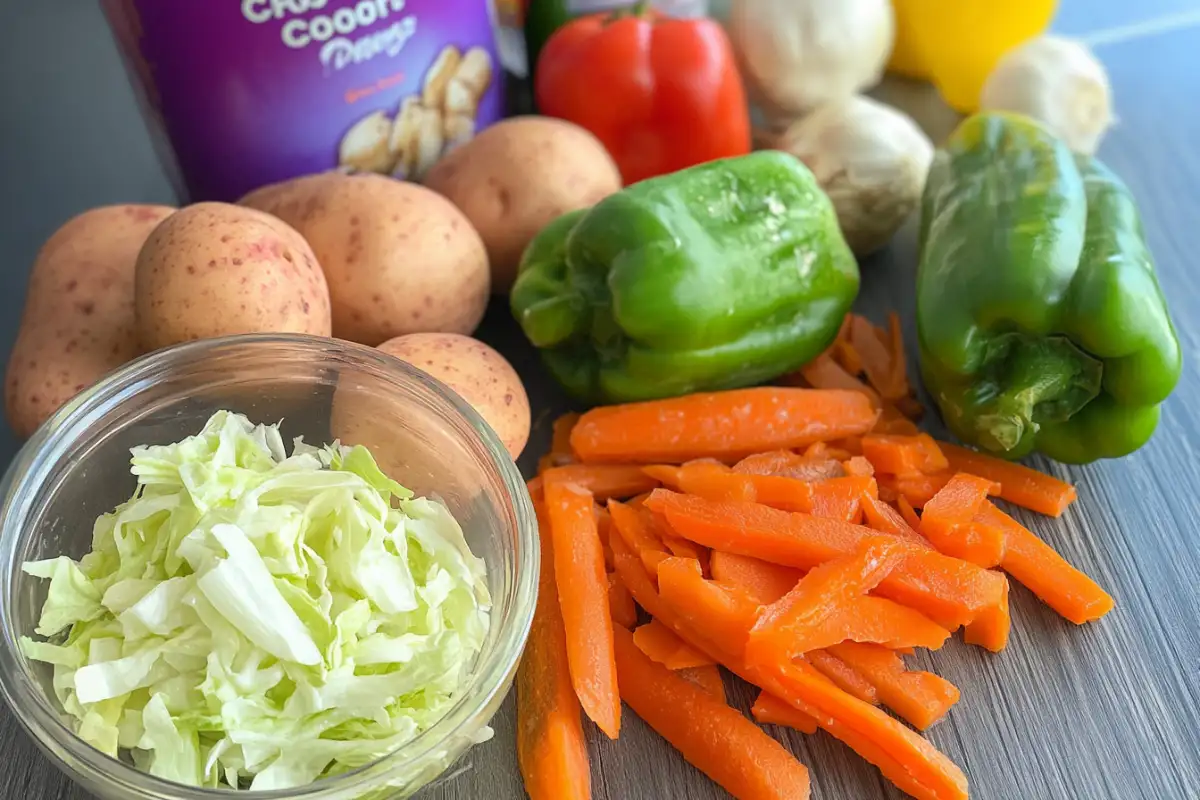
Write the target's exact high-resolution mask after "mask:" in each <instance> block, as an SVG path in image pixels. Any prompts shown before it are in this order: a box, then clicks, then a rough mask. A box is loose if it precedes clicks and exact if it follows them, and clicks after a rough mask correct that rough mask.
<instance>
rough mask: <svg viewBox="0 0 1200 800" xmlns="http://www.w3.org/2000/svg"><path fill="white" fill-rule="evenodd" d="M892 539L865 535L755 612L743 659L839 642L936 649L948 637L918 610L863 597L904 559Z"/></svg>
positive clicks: (754, 660)
mask: <svg viewBox="0 0 1200 800" xmlns="http://www.w3.org/2000/svg"><path fill="white" fill-rule="evenodd" d="M905 549H907V546H906V545H905V544H904V543H903V542H902V541H900V540H898V539H894V538H890V537H888V538H885V537H878V538H875V539H869V540H867V541H866V542H864V543H863V544H862V546H861V547H860V548H859V550H858V551H857V552H856V553H855V554H854V555H851V556H845V557H843V558H838V559H834V560H833V561H829V562H827V563H825V564H822V565H821V566H819V567H814V568H813V569H812V571H810V572H809V573H808V574H807V575H805V576H804V578H802V579H801V580H800V582H799V583H797V584H796V587H795V588H794V589H792V590H791V591H790V592H788V593H787V594H786V595H785V596H783V597H782V598H780V599H779V600H778V601H776V602H775V603H772V604H771V605H769V606H764V607H763V608H762V609H761V610H760V611H759V614H758V621H757V622H756V623H755V625H754V627H753V628H752V629H751V631H750V641H749V642H748V643H747V645H746V658H747V660H748V661H749V662H751V663H756V664H763V663H769V662H771V661H774V660H779V659H788V658H795V657H796V656H799V655H802V654H804V653H808V652H811V651H813V650H817V649H820V648H824V647H829V646H830V645H834V644H837V643H838V642H842V641H846V640H850V641H856V642H876V643H879V644H883V645H885V646H889V647H892V646H894V647H928V648H931V649H937V648H939V647H941V646H942V644H943V643H944V642H945V641H946V639H948V638H949V637H950V631H948V630H946V629H945V628H941V627H939V626H938V625H936V624H935V623H934V622H932V621H931V620H929V619H928V618H927V617H925V616H923V615H922V614H920V613H919V612H917V611H914V610H912V609H911V608H906V607H905V606H902V605H900V604H899V603H894V602H892V601H891V600H886V599H884V598H882V597H865V596H864V595H866V593H867V592H869V591H871V590H872V589H874V588H875V587H876V586H878V585H879V584H880V583H881V582H882V581H883V579H884V578H886V577H887V576H888V575H889V574H890V573H891V572H892V571H893V570H895V569H896V567H897V566H898V565H899V564H900V563H901V561H902V560H903V558H904V550H905Z"/></svg>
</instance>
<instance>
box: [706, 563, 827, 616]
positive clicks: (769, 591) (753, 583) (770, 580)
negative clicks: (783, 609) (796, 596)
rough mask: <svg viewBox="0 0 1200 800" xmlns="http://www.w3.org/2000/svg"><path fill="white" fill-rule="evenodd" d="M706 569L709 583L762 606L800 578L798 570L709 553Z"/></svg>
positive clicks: (780, 595) (789, 588) (774, 599)
mask: <svg viewBox="0 0 1200 800" xmlns="http://www.w3.org/2000/svg"><path fill="white" fill-rule="evenodd" d="M710 567H711V569H712V577H713V580H715V581H717V582H718V583H721V584H723V585H725V586H733V587H736V588H738V589H741V590H742V591H744V592H746V594H748V595H750V596H751V597H753V598H754V599H755V601H756V602H758V603H761V604H763V605H769V604H771V603H774V602H775V601H776V600H778V599H779V598H781V597H783V596H784V595H785V594H787V593H788V592H790V591H791V590H792V589H793V588H794V587H795V586H796V583H797V582H798V581H799V580H800V579H801V578H802V577H804V572H802V571H801V570H798V569H792V568H791V567H781V566H779V565H778V564H771V563H770V562H767V561H762V560H761V559H757V558H751V557H749V556H739V555H737V554H736V553H724V552H721V551H720V550H714V551H713V552H712V556H711V558H710Z"/></svg>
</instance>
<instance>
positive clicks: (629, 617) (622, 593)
mask: <svg viewBox="0 0 1200 800" xmlns="http://www.w3.org/2000/svg"><path fill="white" fill-rule="evenodd" d="M614 563H615V558H614ZM608 610H609V613H610V614H612V620H613V624H614V625H620V626H621V627H622V628H625V629H626V630H632V629H633V627H634V626H635V625H637V607H636V606H634V604H633V595H631V594H630V593H629V590H628V589H627V588H625V584H624V583H622V582H621V576H620V575H618V574H617V573H615V572H611V573H609V575H608Z"/></svg>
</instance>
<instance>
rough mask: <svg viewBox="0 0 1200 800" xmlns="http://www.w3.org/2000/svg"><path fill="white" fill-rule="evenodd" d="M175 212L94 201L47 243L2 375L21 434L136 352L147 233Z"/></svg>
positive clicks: (10, 418) (11, 414)
mask: <svg viewBox="0 0 1200 800" xmlns="http://www.w3.org/2000/svg"><path fill="white" fill-rule="evenodd" d="M174 212H175V209H173V208H170V207H168V206H155V205H117V206H105V207H102V208H94V209H92V210H90V211H85V212H84V213H82V214H80V215H79V216H77V217H75V218H74V219H72V220H70V221H69V222H67V223H66V224H65V225H63V226H62V227H61V228H59V229H58V231H56V232H55V233H54V235H53V236H51V237H50V239H49V240H48V241H47V242H46V244H45V245H44V246H43V247H42V249H41V252H40V253H39V254H38V257H37V260H36V261H35V262H34V264H33V271H32V272H31V274H30V277H29V291H28V294H27V295H26V300H25V310H24V313H23V314H22V316H21V327H20V330H19V331H18V332H17V341H16V344H15V345H14V347H13V351H12V355H11V356H10V357H9V361H8V370H7V372H6V374H5V385H4V390H5V391H4V400H5V410H6V412H7V416H8V423H9V425H11V426H12V428H13V430H14V431H15V432H16V434H17V435H18V436H21V437H26V436H29V435H30V434H32V433H33V432H34V431H35V430H36V429H37V427H38V426H39V425H41V424H42V423H43V422H44V421H45V420H46V419H47V418H49V417H50V415H51V414H53V413H54V412H55V411H56V410H58V408H59V407H61V406H62V405H63V404H64V403H66V402H67V401H68V400H70V399H71V398H72V397H74V396H75V395H76V394H78V393H79V392H80V391H82V390H83V389H85V388H86V387H88V386H90V385H91V384H93V383H95V382H96V381H97V380H99V379H100V378H101V377H103V376H104V375H106V374H108V373H109V372H111V371H112V370H114V369H116V368H117V367H119V366H121V365H122V364H124V363H126V362H128V361H130V360H132V359H133V358H134V357H136V356H137V355H138V354H139V352H140V351H139V348H138V339H137V330H136V326H135V324H134V303H133V283H134V265H135V264H136V262H137V256H138V252H139V251H140V250H141V248H142V244H143V243H144V242H145V241H146V237H148V236H149V235H150V232H151V231H153V230H154V229H155V227H156V226H157V225H158V224H159V223H160V222H162V221H163V220H164V219H166V218H167V217H168V216H170V215H171V214H172V213H174Z"/></svg>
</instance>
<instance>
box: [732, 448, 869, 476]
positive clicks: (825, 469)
mask: <svg viewBox="0 0 1200 800" xmlns="http://www.w3.org/2000/svg"><path fill="white" fill-rule="evenodd" d="M821 445H822V447H821V449H820V450H819V451H818V450H816V449H815V447H814V448H810V450H813V452H819V453H820V455H809V454H808V453H807V452H806V453H805V454H804V455H799V454H798V453H793V452H792V451H790V450H773V451H770V452H767V453H757V454H755V455H752V456H748V457H746V458H743V459H742V460H741V461H739V462H738V463H737V464H735V465H734V466H733V471H734V472H740V473H745V474H749V475H777V476H779V477H783V478H795V479H796V480H801V481H822V480H825V479H826V478H840V477H841V476H842V475H845V474H846V472H845V469H844V468H843V467H842V465H841V462H839V461H838V460H837V459H835V458H832V457H830V456H829V455H828V449H827V448H825V447H824V444H823V443H821Z"/></svg>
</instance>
